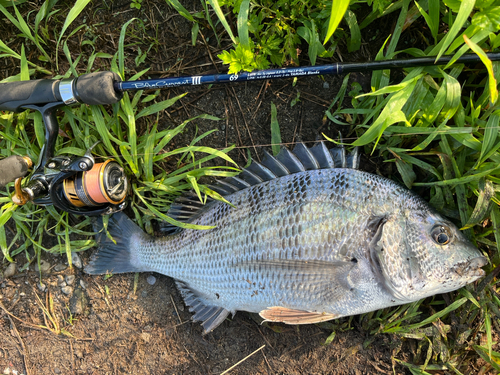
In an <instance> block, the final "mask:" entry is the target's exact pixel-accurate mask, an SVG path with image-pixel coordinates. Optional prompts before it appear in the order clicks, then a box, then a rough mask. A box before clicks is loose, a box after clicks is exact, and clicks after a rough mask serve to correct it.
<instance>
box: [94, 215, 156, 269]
mask: <svg viewBox="0 0 500 375" xmlns="http://www.w3.org/2000/svg"><path fill="white" fill-rule="evenodd" d="M94 231H95V232H97V234H96V242H97V244H98V247H97V251H96V252H95V253H94V255H93V256H92V258H91V261H90V263H89V264H88V265H87V266H86V267H85V272H87V273H88V274H91V275H102V274H110V273H124V272H143V271H147V268H146V267H144V266H143V265H141V262H140V259H139V256H138V255H139V254H138V250H139V246H140V244H141V243H142V242H144V241H145V240H148V239H149V237H150V236H149V235H147V234H146V233H144V232H143V231H142V229H141V228H139V227H138V226H137V225H136V224H134V222H132V220H130V219H129V218H128V217H127V215H125V214H124V213H123V212H118V213H116V214H114V215H113V216H111V217H110V218H109V221H108V228H107V231H108V233H109V235H110V236H111V237H112V239H111V238H109V236H108V235H107V233H106V230H105V229H104V225H103V220H102V218H99V219H97V220H96V221H95V223H94Z"/></svg>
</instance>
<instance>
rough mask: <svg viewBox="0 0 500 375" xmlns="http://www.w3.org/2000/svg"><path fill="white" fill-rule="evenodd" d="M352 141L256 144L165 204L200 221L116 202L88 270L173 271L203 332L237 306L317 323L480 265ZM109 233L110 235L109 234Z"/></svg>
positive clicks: (449, 287) (421, 293)
mask: <svg viewBox="0 0 500 375" xmlns="http://www.w3.org/2000/svg"><path fill="white" fill-rule="evenodd" d="M359 159H360V158H359V153H358V151H357V149H355V150H354V151H352V152H351V153H347V152H346V150H345V148H343V147H334V148H332V149H330V150H329V149H328V148H327V147H326V145H325V144H324V143H323V142H320V143H317V144H316V145H314V146H313V147H310V148H308V147H307V146H305V145H304V144H303V143H299V144H298V145H297V146H296V147H295V148H294V150H293V151H290V150H289V149H287V148H282V149H281V151H280V152H279V154H278V155H277V156H272V155H270V154H269V153H265V157H264V158H263V160H262V162H261V163H258V162H256V161H253V162H252V163H251V165H250V166H249V167H248V168H246V169H243V170H242V172H241V173H240V174H239V175H238V176H236V177H230V178H227V179H224V180H221V181H219V182H218V183H217V184H215V185H213V186H210V187H211V188H212V189H213V190H215V191H217V192H218V193H219V194H221V195H222V196H223V197H224V198H225V199H226V200H227V202H229V203H230V204H228V203H226V202H222V201H220V200H209V201H208V203H206V204H205V205H204V204H202V203H200V201H199V199H198V198H197V197H196V195H194V194H193V195H187V196H183V197H181V198H179V199H178V200H177V201H175V202H174V203H173V204H172V205H171V207H170V209H169V211H168V215H170V216H171V217H172V218H174V219H176V220H180V221H184V222H186V223H190V224H195V225H203V226H209V227H211V229H208V230H196V229H180V228H178V227H174V226H168V227H167V228H166V235H164V236H162V237H156V238H155V237H153V236H151V235H148V234H146V233H145V232H143V231H142V230H141V229H140V228H139V227H138V226H137V225H136V224H135V223H134V222H133V221H132V220H131V219H130V218H128V217H127V215H126V214H124V213H123V212H120V213H117V214H114V215H113V216H111V217H110V219H109V221H108V224H107V232H108V233H109V235H110V236H108V234H107V233H106V230H104V229H103V223H102V220H101V221H99V222H98V223H97V226H96V231H97V232H98V234H97V235H96V241H97V243H98V248H97V251H96V253H95V254H94V255H93V256H92V257H91V260H90V262H89V264H88V265H87V266H86V268H85V271H86V272H87V273H88V274H106V273H123V272H158V273H160V274H164V275H167V276H170V277H172V278H173V279H175V282H176V285H177V288H178V289H179V291H180V293H181V295H182V297H183V298H184V302H185V304H186V305H187V306H189V309H190V311H191V312H193V313H194V315H193V316H192V318H193V320H194V321H199V322H201V325H202V327H203V333H204V334H206V333H208V332H211V331H213V330H214V329H215V328H216V327H217V326H219V325H220V324H221V323H222V322H223V321H224V320H225V319H226V317H228V315H229V314H232V315H233V316H234V314H235V313H236V311H248V312H251V313H258V314H260V316H261V317H262V318H263V319H264V320H265V321H272V322H282V323H286V324H310V323H318V322H323V321H327V320H331V319H336V318H340V317H344V316H350V315H357V314H362V313H366V312H370V311H374V310H379V309H383V308H387V307H391V306H396V305H401V304H406V303H409V302H413V301H417V300H420V299H422V298H425V297H428V296H432V295H435V294H438V293H446V292H450V291H453V290H456V289H458V288H461V287H462V286H464V285H466V284H468V283H471V282H474V281H475V280H477V279H479V278H480V277H482V276H484V275H485V272H484V270H483V269H482V268H481V267H483V266H485V265H486V264H487V259H486V258H485V257H484V256H483V255H482V254H481V252H480V251H479V250H478V249H477V248H476V247H475V246H474V245H473V244H472V243H471V242H470V241H469V240H468V239H467V238H466V237H465V236H464V235H463V234H462V233H461V232H460V230H459V229H458V228H457V227H456V226H455V225H454V224H453V223H452V222H451V221H450V220H448V219H447V218H445V217H443V216H441V215H440V214H439V213H438V212H437V211H436V210H434V209H433V208H432V207H431V206H430V205H429V204H428V203H427V202H426V201H425V200H424V199H422V198H421V197H420V196H418V195H417V194H415V193H413V192H412V191H410V190H408V189H406V188H405V187H403V186H401V185H399V184H398V183H396V182H394V181H392V180H390V179H387V178H385V177H382V176H379V175H375V174H371V173H368V172H364V171H362V170H359ZM110 237H112V239H113V240H111V239H110Z"/></svg>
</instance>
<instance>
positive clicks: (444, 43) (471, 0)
mask: <svg viewBox="0 0 500 375" xmlns="http://www.w3.org/2000/svg"><path fill="white" fill-rule="evenodd" d="M475 3H476V0H463V1H462V3H461V4H460V9H459V10H458V15H457V18H456V19H455V21H454V22H453V25H452V26H451V28H450V31H448V33H447V34H446V36H445V37H444V38H443V40H441V42H440V43H439V44H438V45H437V46H436V47H435V48H433V49H432V51H431V53H430V54H431V55H432V54H433V53H435V50H437V49H438V47H440V48H439V52H438V54H437V56H436V61H437V60H438V59H439V58H440V57H441V56H443V54H444V53H445V52H446V50H447V49H448V47H449V45H450V44H451V43H452V42H453V40H454V39H455V37H456V36H457V34H458V32H459V31H460V29H461V28H462V26H463V25H464V23H465V22H466V21H467V19H468V18H469V16H470V14H471V12H472V9H473V8H474V4H475Z"/></svg>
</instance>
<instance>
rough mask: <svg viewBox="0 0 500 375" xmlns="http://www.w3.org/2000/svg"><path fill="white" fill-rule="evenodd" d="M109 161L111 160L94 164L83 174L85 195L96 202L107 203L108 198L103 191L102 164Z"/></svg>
mask: <svg viewBox="0 0 500 375" xmlns="http://www.w3.org/2000/svg"><path fill="white" fill-rule="evenodd" d="M109 162H111V160H106V161H105V162H104V163H98V164H95V165H94V167H93V168H92V169H91V170H90V171H87V172H86V173H84V174H83V176H82V178H83V186H84V187H85V192H86V193H87V196H88V197H89V198H90V199H91V200H92V201H93V202H95V203H96V204H104V203H109V202H110V200H109V199H108V198H107V197H106V195H105V194H104V193H103V191H104V185H103V183H102V182H103V180H104V176H103V171H104V166H105V165H106V164H108V163H109Z"/></svg>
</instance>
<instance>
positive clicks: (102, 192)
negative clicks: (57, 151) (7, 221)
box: [12, 150, 128, 216]
mask: <svg viewBox="0 0 500 375" xmlns="http://www.w3.org/2000/svg"><path fill="white" fill-rule="evenodd" d="M127 193H128V180H127V176H126V175H125V171H124V170H123V168H122V167H121V166H120V165H119V164H118V163H117V162H116V161H114V160H112V159H108V160H106V161H105V162H103V163H97V164H96V163H95V161H94V158H93V157H92V155H91V154H90V150H89V151H87V153H86V154H85V155H84V156H81V157H76V158H69V157H66V156H56V157H53V158H51V159H49V160H47V162H46V164H45V166H43V167H39V168H37V169H36V170H35V172H34V174H33V175H32V176H31V178H30V179H29V182H28V184H27V185H26V186H25V187H22V188H21V187H20V184H19V187H18V186H17V184H16V193H15V194H14V196H13V198H12V200H13V201H14V203H16V204H24V203H26V202H27V201H33V203H35V204H38V205H51V204H52V205H54V206H55V207H57V208H59V209H61V210H63V211H66V212H70V213H73V214H77V215H86V216H98V215H107V214H110V213H113V212H117V211H121V210H123V209H124V208H125V205H126V204H125V202H124V201H125V198H126V196H127Z"/></svg>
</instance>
